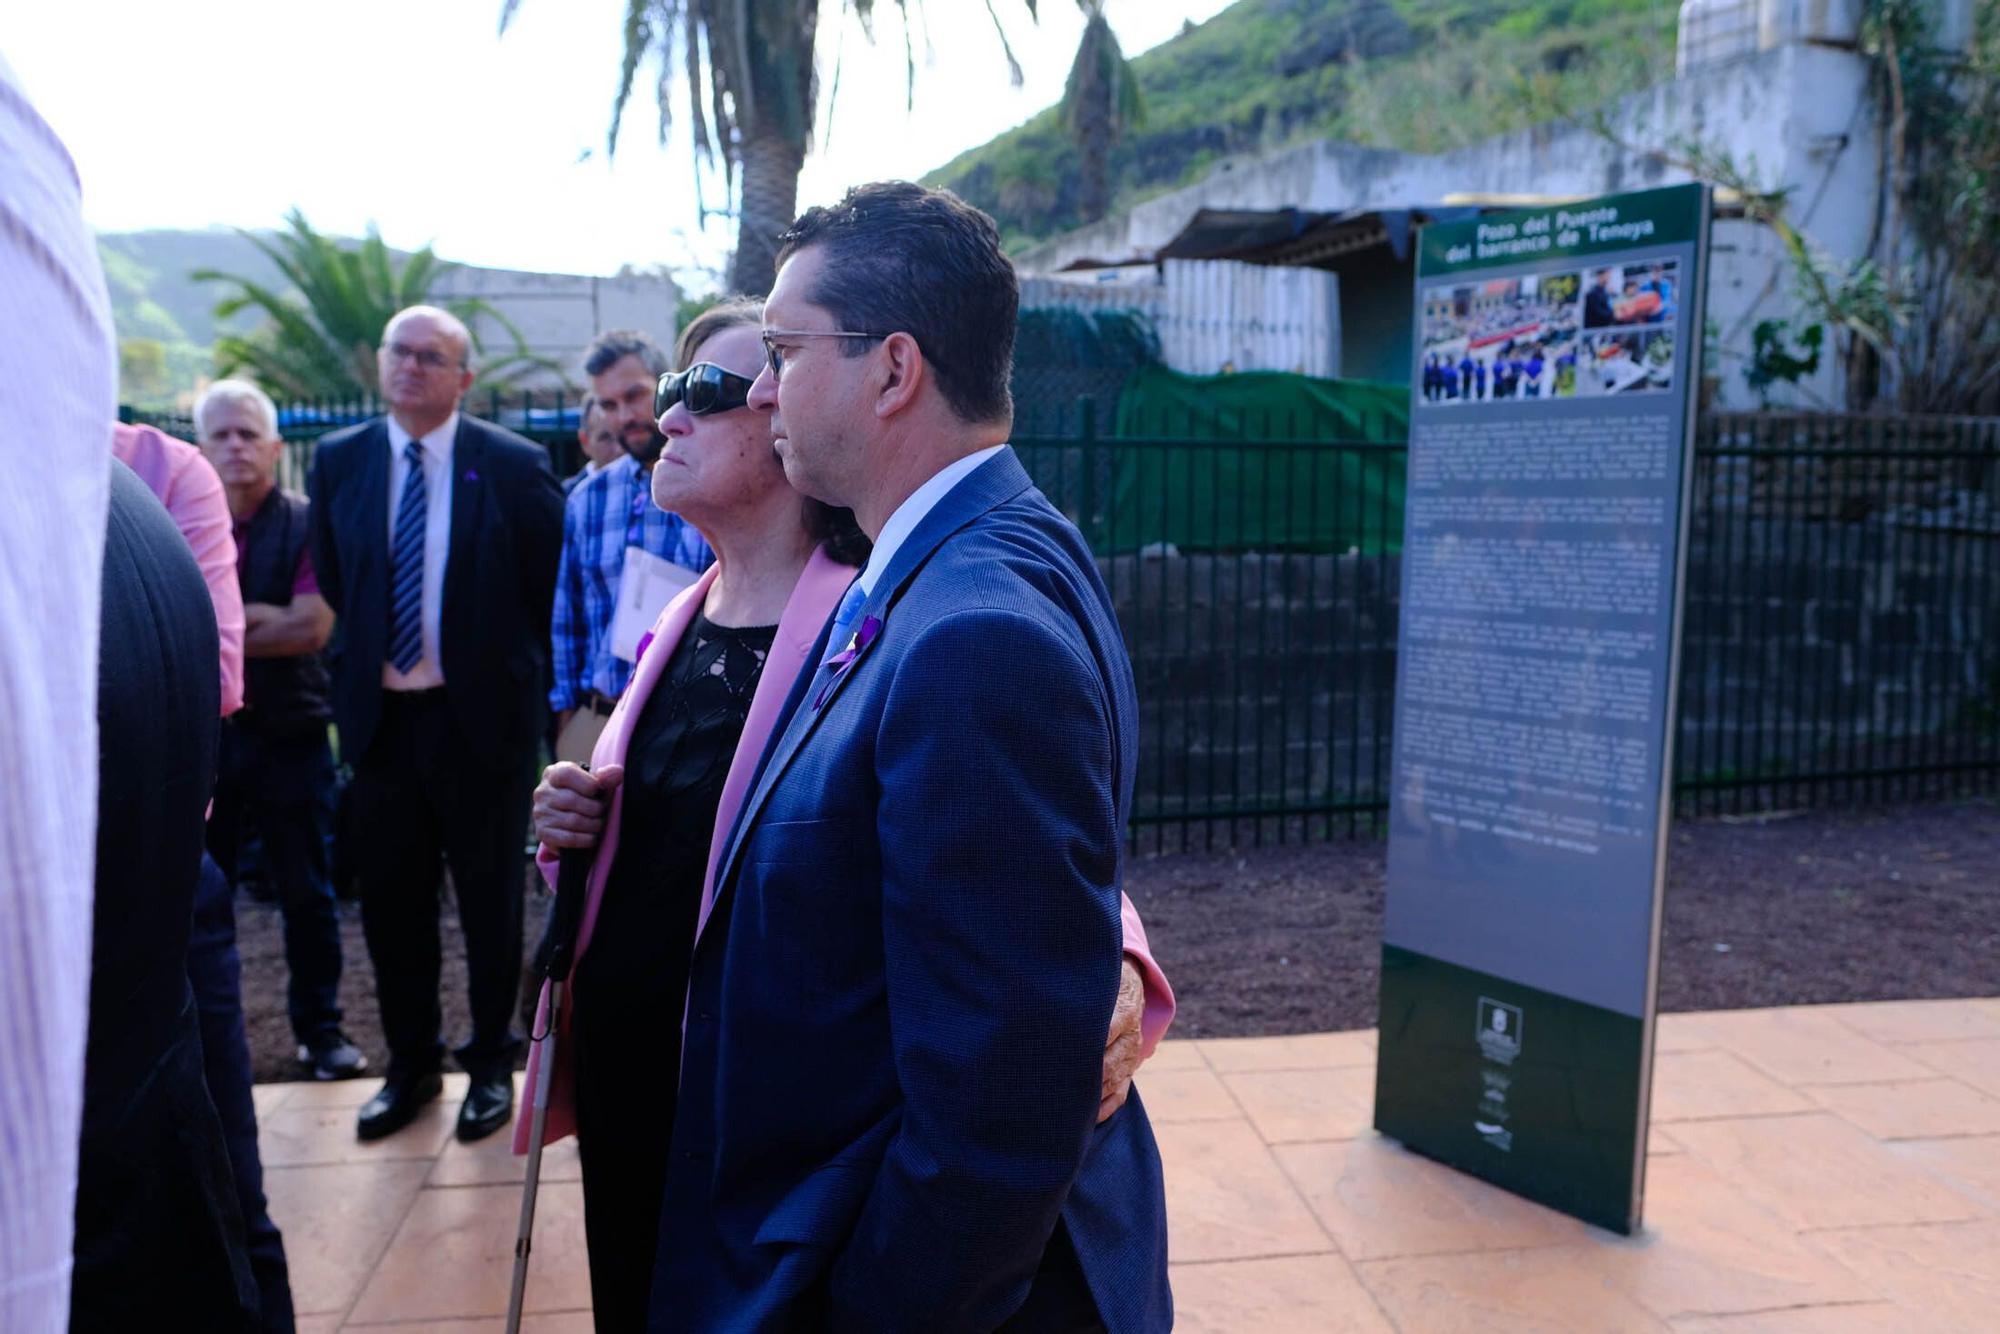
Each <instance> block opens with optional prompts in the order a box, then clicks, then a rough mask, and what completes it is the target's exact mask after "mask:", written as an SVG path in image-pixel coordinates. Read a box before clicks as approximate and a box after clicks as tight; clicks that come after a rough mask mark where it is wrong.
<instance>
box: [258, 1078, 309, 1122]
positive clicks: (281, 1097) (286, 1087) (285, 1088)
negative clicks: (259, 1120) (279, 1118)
mask: <svg viewBox="0 0 2000 1334" xmlns="http://www.w3.org/2000/svg"><path fill="white" fill-rule="evenodd" d="M297 1087H298V1085H296V1084H258V1085H255V1086H253V1087H252V1088H251V1090H250V1102H251V1104H252V1105H253V1106H255V1107H256V1109H257V1115H258V1116H264V1115H266V1114H267V1113H270V1112H275V1111H277V1110H278V1108H280V1107H282V1106H284V1105H285V1100H286V1099H287V1098H289V1097H291V1096H292V1090H293V1089H295V1088H297Z"/></svg>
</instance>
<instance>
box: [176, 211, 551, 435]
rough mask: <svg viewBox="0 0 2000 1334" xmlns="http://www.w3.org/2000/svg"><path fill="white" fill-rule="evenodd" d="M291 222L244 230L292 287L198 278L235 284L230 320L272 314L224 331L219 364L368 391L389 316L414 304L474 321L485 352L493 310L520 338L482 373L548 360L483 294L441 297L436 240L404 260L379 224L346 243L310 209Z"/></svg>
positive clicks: (334, 389) (231, 277) (221, 306)
mask: <svg viewBox="0 0 2000 1334" xmlns="http://www.w3.org/2000/svg"><path fill="white" fill-rule="evenodd" d="M285 225H286V227H287V228H288V230H286V231H283V232H279V233H277V234H276V235H275V236H272V237H270V238H269V239H266V238H264V237H261V236H257V235H254V234H252V233H250V232H242V233H240V234H241V235H242V237H243V239H244V240H246V241H248V242H249V243H250V244H251V245H253V246H256V247H257V249H258V250H259V251H261V252H262V253H263V255H264V256H265V258H267V259H269V260H270V261H271V262H272V263H273V264H275V265H276V266H277V268H278V272H279V273H280V274H282V275H283V276H284V278H285V281H286V282H287V283H289V284H290V290H281V289H279V288H276V287H272V286H268V285H266V284H264V283H261V282H258V281H256V280H254V279H251V278H245V277H242V276H240V275H238V274H233V273H224V272H222V271H220V270H217V269H198V270H196V271H195V272H194V273H192V274H190V275H189V276H190V277H192V278H194V279H195V280H196V281H198V282H218V283H227V284H230V285H231V286H232V287H234V289H235V290H234V291H233V292H232V293H231V294H230V295H228V296H226V297H224V298H223V299H222V300H221V301H219V302H218V303H217V304H216V307H215V317H216V319H217V320H226V319H229V318H231V317H232V316H235V315H237V314H239V313H240V312H242V311H245V310H257V311H261V312H263V314H264V316H265V321H264V323H263V324H262V325H260V326H259V327H258V328H257V329H255V330H253V331H251V332H250V333H248V334H224V335H222V336H221V337H220V338H219V339H217V340H216V345H215V361H216V370H217V371H218V372H219V373H220V374H223V375H234V374H236V373H237V372H239V371H241V372H245V373H247V374H249V375H250V376H251V377H252V378H253V379H255V380H256V381H257V382H258V383H260V384H262V385H263V386H264V387H265V388H266V389H268V390H269V391H271V392H272V393H273V394H276V395H278V396H279V397H281V398H360V397H369V396H373V395H374V394H375V393H377V392H378V390H379V388H380V386H379V385H378V384H377V383H376V377H375V346H376V343H377V342H378V341H380V339H381V337H382V330H383V329H384V328H385V327H386V326H387V325H388V323H389V317H390V316H392V315H394V314H395V313H396V312H397V311H399V310H402V309H403V308H405V307H406V306H415V305H422V304H425V303H429V304H433V305H440V306H443V307H444V308H445V309H447V310H449V311H451V312H452V313H453V314H454V315H457V316H458V317H459V318H460V319H461V320H464V321H465V324H466V327H467V328H468V329H470V330H472V334H473V344H474V350H475V351H481V350H483V348H482V347H481V343H480V338H479V332H478V330H479V321H481V320H487V319H490V320H492V321H494V322H495V323H497V324H498V325H500V326H501V328H502V329H503V330H504V331H505V332H506V333H508V334H509V335H510V336H511V337H512V340H513V347H512V348H511V349H510V350H509V351H508V352H507V353H506V354H505V355H504V356H503V357H502V358H501V359H500V360H499V361H498V362H494V363H490V364H488V365H485V366H483V367H482V368H481V371H480V380H481V383H482V384H485V385H487V386H489V387H497V386H499V385H501V384H504V383H506V382H507V381H508V380H510V379H511V378H513V377H514V376H516V375H518V374H520V373H521V372H522V371H524V370H527V369H530V368H531V367H543V368H545V367H549V366H550V365H551V363H549V362H547V361H546V359H545V358H540V357H535V356H532V355H530V354H529V353H528V351H527V347H526V344H525V343H524V342H523V340H522V338H521V333H520V331H519V330H518V329H516V328H515V327H514V326H513V325H512V324H511V323H510V322H509V321H508V320H507V319H506V317H505V316H503V315H501V314H500V313H499V312H498V311H497V310H495V309H494V308H493V307H492V306H490V305H488V304H487V303H486V302H484V301H480V300H477V299H470V300H445V301H433V300H432V296H431V294H432V292H433V291H434V290H435V288H436V287H437V284H438V280H439V279H440V278H442V277H443V276H444V274H445V273H446V272H447V271H449V269H450V267H451V266H450V265H449V264H446V263H445V262H444V261H442V260H440V259H438V257H437V255H436V254H434V253H433V252H432V250H431V248H430V247H429V246H425V247H424V248H423V249H422V250H419V251H417V252H416V253H415V254H413V255H409V256H406V257H404V258H403V259H401V260H400V261H399V260H398V259H397V257H396V256H395V254H394V253H393V252H391V251H390V249H389V247H388V246H386V245H384V244H383V242H382V237H381V234H380V233H379V232H377V231H376V229H375V228H373V227H370V228H369V229H368V235H367V236H366V237H365V238H363V239H362V240H361V242H360V243H359V244H352V245H350V244H344V243H342V242H340V241H336V240H334V239H333V238H331V237H328V236H323V235H321V234H320V233H319V232H317V231H315V230H313V227H312V225H311V224H310V223H308V222H307V221H306V217H305V214H304V213H302V212H300V211H299V210H298V209H293V210H292V211H291V212H290V213H288V214H286V215H285Z"/></svg>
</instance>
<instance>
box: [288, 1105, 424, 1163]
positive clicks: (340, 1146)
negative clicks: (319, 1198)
mask: <svg viewBox="0 0 2000 1334" xmlns="http://www.w3.org/2000/svg"><path fill="white" fill-rule="evenodd" d="M457 1116H458V1107H457V1104H455V1103H453V1102H451V1101H449V1100H447V1099H443V1098H440V1099H438V1100H437V1101H436V1102H433V1103H431V1104H430V1105H429V1106H427V1107H425V1108H424V1110H423V1111H422V1112H421V1113H420V1114H419V1115H418V1116H417V1119H416V1120H415V1121H412V1122H411V1123H410V1124H409V1125H407V1126H405V1127H403V1128H402V1129H401V1130H399V1131H397V1132H396V1133H395V1134H393V1135H391V1136H389V1137H388V1138H387V1139H378V1140H371V1141H369V1142H368V1143H365V1144H364V1143H362V1142H361V1141H360V1140H358V1139H356V1138H355V1137H354V1109H353V1108H352V1107H298V1106H294V1105H292V1104H291V1103H287V1104H286V1105H284V1106H282V1107H280V1108H278V1110H277V1111H275V1112H272V1113H271V1114H270V1115H269V1116H264V1117H259V1118H258V1120H257V1149H258V1152H259V1153H260V1154H261V1155H262V1156H263V1159H264V1166H266V1167H307V1166H313V1165H317V1164H321V1163H380V1162H392V1161H396V1160H400V1159H409V1158H422V1159H425V1160H429V1159H432V1158H435V1157H437V1155H438V1151H439V1150H440V1149H442V1148H443V1147H444V1144H445V1141H446V1140H447V1139H449V1138H450V1137H451V1131H452V1126H453V1123H454V1121H455V1120H456V1118H457Z"/></svg>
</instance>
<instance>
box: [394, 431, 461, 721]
mask: <svg viewBox="0 0 2000 1334" xmlns="http://www.w3.org/2000/svg"><path fill="white" fill-rule="evenodd" d="M388 420H389V513H388V516H387V522H388V525H389V559H390V561H391V562H392V563H393V562H394V561H395V558H396V509H397V507H398V506H400V505H401V504H402V503H403V483H404V481H405V480H406V479H407V478H408V477H409V475H410V461H409V460H408V459H406V458H404V457H403V451H404V449H405V448H407V447H408V445H409V443H410V433H409V432H408V431H406V430H404V429H403V427H402V423H400V422H398V421H397V420H396V419H395V418H394V417H390V418H389V419H388ZM457 439H458V414H457V413H456V412H454V413H452V414H451V416H449V417H447V418H445V421H444V425H442V426H440V427H438V428H437V429H436V430H434V431H428V432H426V433H425V434H424V436H423V446H424V499H425V500H426V501H427V502H429V505H430V513H429V515H428V517H427V519H426V522H425V523H424V609H423V626H424V656H423V657H422V658H421V659H420V660H419V661H418V662H417V665H416V666H414V667H412V668H410V670H409V671H407V672H399V671H397V670H396V667H395V664H394V663H392V662H390V661H389V660H388V659H387V658H386V657H384V658H383V660H382V688H383V689H384V690H429V689H431V688H432V687H434V686H441V685H443V684H444V659H443V658H442V657H440V656H439V654H438V620H439V617H440V616H441V615H442V614H443V611H444V564H445V561H446V559H447V558H448V557H449V556H450V555H451V446H452V442H453V441H455V440H457ZM395 581H396V572H395V571H394V570H393V569H392V570H391V571H390V572H389V582H390V584H391V585H392V586H393V585H394V583H395ZM393 632H394V630H393V627H391V633H393ZM384 642H385V643H386V642H387V640H386V639H385V640H384Z"/></svg>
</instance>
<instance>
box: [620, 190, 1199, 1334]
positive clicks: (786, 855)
mask: <svg viewBox="0 0 2000 1334" xmlns="http://www.w3.org/2000/svg"><path fill="white" fill-rule="evenodd" d="M779 259H780V264H781V267H780V271H779V274H778V280H777V284H776V286H775V288H774V289H773V291H772V293H771V296H770V299H769V301H768V302H767V304H766V306H765V311H764V317H765V344H766V347H767V349H768V351H769V360H768V364H767V366H766V368H765V370H764V372H763V374H762V375H760V376H759V377H758V380H757V382H756V384H755V386H754V387H753V388H752V390H751V397H750V401H751V404H752V405H753V406H756V407H759V408H761V409H762V410H764V411H768V412H772V413H773V429H774V434H775V435H776V437H777V448H778V452H779V455H780V457H781V458H782V459H783V460H784V464H785V470H786V473H787V475H788V476H789V477H790V478H791V480H792V482H793V484H794V485H795V486H797V487H798V488H799V489H800V490H802V491H804V492H805V493H806V494H807V495H811V496H815V497H818V498H820V499H822V500H825V501H828V502H829V503H832V504H836V505H843V506H850V507H852V508H853V510H854V513H855V516H856V518H857V519H858V520H859V521H860V524H861V527H862V528H863V529H864V530H865V531H866V532H867V533H868V534H869V536H870V537H871V538H873V539H874V542H875V548H874V554H873V556H872V557H871V559H870V560H869V562H868V565H867V567H866V568H865V569H864V570H863V571H862V573H861V575H860V577H859V578H858V579H857V580H856V581H855V584H854V586H853V588H851V589H850V590H849V594H848V597H847V598H846V599H844V600H843V602H842V604H841V607H840V610H839V611H838V612H837V613H836V614H835V618H834V620H833V622H832V623H831V624H830V625H829V626H828V628H827V630H826V631H825V632H824V633H823V635H822V637H821V646H820V648H819V650H818V653H817V656H818V659H819V661H820V662H821V666H820V667H819V669H818V670H817V671H807V672H805V673H802V674H801V678H800V681H799V684H798V685H797V686H796V687H795V688H794V690H793V693H792V697H791V699H790V701H789V702H788V704H787V706H786V707H787V710H788V714H789V716H788V718H785V719H782V720H781V721H780V723H779V725H778V727H777V728H776V729H775V730H774V732H773V734H772V735H773V738H774V739H773V741H772V743H771V745H770V747H769V749H768V750H767V752H766V754H765V756H764V761H763V764H762V767H761V769H760V771H759V773H758V776H757V778H756V779H755V780H754V782H753V784H752V787H751V791H750V793H749V796H748V797H747V798H746V800H745V802H744V805H743V808H742V812H741V814H740V815H739V817H738V820H737V824H736V828H735V829H734V830H733V831H732V833H731V836H730V839H729V841H728V843H727V845H726V846H725V848H724V849H723V852H722V854H721V857H722V860H721V862H720V864H719V867H718V873H717V877H716V894H715V902H714V906H713V909H712V911H711V912H710V914H709V916H708V917H707V919H706V921H705V922H704V924H703V927H702V929H701V933H700V936H699V938H698V940H697V942H696V946H695V952H694V958H693V964H692V976H691V981H690V986H689V999H688V1009H687V1016H686V1020H687V1039H686V1046H685V1048H684V1056H683V1065H682V1076H681V1097H680V1105H679V1111H678V1114H677V1117H676V1121H675V1125H674V1137H673V1152H672V1159H671V1166H670V1169H669V1176H668V1182H667V1191H666V1200H667V1202H666V1207H665V1209H664V1211H663V1213H662V1220H661V1236H660V1253H659V1262H658V1265H657V1267H656V1270H655V1274H654V1284H653V1296H652V1312H651V1320H650V1324H651V1327H652V1328H653V1329H654V1330H682V1329H700V1330H706V1329H759V1330H767V1329H794V1328H797V1329H818V1328H835V1329H856V1330H926V1331H931V1330H987V1329H995V1328H1006V1329H1024V1330H1071V1329H1078V1330H1083V1329H1109V1330H1115V1331H1138V1330H1159V1329H1166V1328H1167V1327H1168V1326H1169V1325H1170V1324H1171V1323H1172V1300H1171V1297H1170V1295H1169V1293H1168V1288H1167V1241H1166V1214H1165V1202H1164V1197H1163V1192H1162V1186H1161V1176H1160V1160H1159V1154H1158V1151H1157V1149H1156V1147H1155V1145H1154V1142H1153V1134H1152V1128H1151V1126H1150V1125H1149V1123H1148V1122H1147V1119H1146V1113H1145V1109H1144V1107H1143V1106H1142V1105H1141V1103H1140V1099H1139V1095H1138V1093H1137V1092H1136V1091H1135V1092H1134V1093H1133V1094H1132V1095H1131V1097H1130V1099H1129V1100H1128V1101H1127V1102H1126V1103H1125V1105H1124V1106H1123V1107H1122V1108H1121V1109H1120V1110H1119V1111H1117V1112H1116V1113H1114V1114H1113V1115H1111V1116H1110V1117H1109V1118H1108V1119H1107V1120H1105V1121H1104V1122H1103V1123H1102V1124H1099V1123H1098V1121H1097V1113H1098V1097H1099V1091H1100V1090H1099V1083H1100V1077H1101V1066H1102V1057H1103V1051H1104V1033H1105V1027H1106V1024H1107V1023H1108V1022H1109V1020H1110V1018H1111V1013H1112V1006H1113V1002H1114V999H1115V993H1116V992H1117V989H1118V984H1119V973H1120V944H1121V936H1120V924H1119V897H1118V895H1119V882H1120V878H1121V850H1122V846H1123V839H1124V831H1125V821H1126V815H1127V813H1128V811H1129V808H1130V804H1131V795H1132V776H1133V765H1134V755H1135V748H1136V741H1135V719H1136V715H1137V707H1136V703H1135V697H1134V692H1133V684H1132V670H1131V665H1130V662H1129V660H1128V658H1127V656H1126V652H1125V648H1124V644H1123V641H1122V640H1121V638H1120V636H1119V631H1118V625H1117V622H1116V620H1115V618H1114V616H1113V614H1112V608H1111V603H1110V599H1109V597H1108V595H1107V594H1106V592H1105V588H1104V585H1103V582H1102V581H1101V580H1100V579H1099V577H1098V573H1097V569H1096V566H1095V564H1094V563H1093V561H1092V558H1091V553H1090V551H1089V548H1088V547H1087V546H1086V545H1085V543H1084V541H1083V539H1082V537H1081V536H1080V535H1079V534H1078V533H1077V531H1076V529H1075V528H1073V527H1072V526H1071V525H1070V524H1069V523H1068V522H1067V521H1066V520H1065V519H1064V518H1063V517H1062V515H1061V514H1059V513H1058V512H1057V511H1056V510H1055V509H1054V508H1053V507H1052V506H1051V505H1050V504H1049V503H1048V501H1047V500H1046V499H1045V498H1044V497H1043V496H1042V494H1041V492H1040V491H1038V490H1037V489H1036V488H1035V487H1034V485H1033V484H1032V483H1031V482H1030V481H1029V479H1028V475H1027V473H1026V472H1025V471H1024V470H1023V469H1022V467H1021V464H1020V462H1019V460H1018V459H1017V458H1016V457H1015V456H1014V453H1013V451H1012V450H1011V449H1010V448H1008V446H1007V445H1006V443H1005V441H1006V438H1007V435H1008V432H1009V430H1010V427H1011V419H1012V411H1013V409H1012V403H1011V400H1010V398H1009V395H1008V388H1007V385H1008V377H1009V373H1010V368H1011V362H1012V358H1013V334H1014V326H1015V316H1016V307H1017V304H1018V300H1019V295H1018V292H1019V289H1018V286H1017V283H1016V280H1015V276H1014V271H1013V269H1012V267H1011V266H1010V265H1009V263H1008V262H1007V260H1006V258H1005V257H1004V256H1003V255H1002V254H1001V252H1000V246H999V237H998V234H997V233H996V231H995V229H994V226H993V222H992V220H991V219H990V218H988V217H987V216H986V215H985V214H983V213H980V212H978V211H977V210H975V209H972V208H970V207H969V206H967V205H966V204H964V203H962V202H961V201H960V200H959V199H958V198H957V197H956V196H953V195H951V194H949V193H948V192H944V191H932V190H925V189H923V188H921V187H919V186H915V185H911V184H908V183H903V182H894V183H887V184H880V185H871V186H864V187H860V188H858V189H856V190H853V191H851V192H850V193H849V194H848V196H847V198H846V199H845V200H843V201H842V202H841V203H840V204H838V205H836V206H833V207H830V208H815V209H811V210H809V211H808V212H807V213H806V214H805V215H804V216H803V217H801V218H800V219H799V221H798V222H797V223H796V224H794V226H793V228H792V230H791V231H790V232H788V233H787V234H786V236H785V238H784V250H783V251H782V252H781V254H780V256H779Z"/></svg>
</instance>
